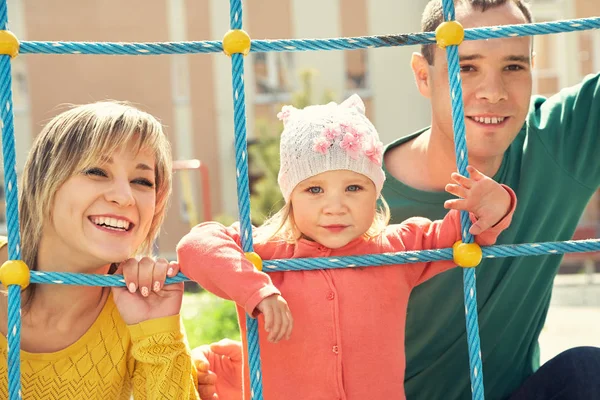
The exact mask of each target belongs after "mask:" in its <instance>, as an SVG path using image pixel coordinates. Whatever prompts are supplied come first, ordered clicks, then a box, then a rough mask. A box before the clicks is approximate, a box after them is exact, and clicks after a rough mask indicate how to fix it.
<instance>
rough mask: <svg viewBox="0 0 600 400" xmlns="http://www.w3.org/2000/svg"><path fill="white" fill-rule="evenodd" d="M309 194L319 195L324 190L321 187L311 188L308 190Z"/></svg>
mask: <svg viewBox="0 0 600 400" xmlns="http://www.w3.org/2000/svg"><path fill="white" fill-rule="evenodd" d="M306 190H307V191H308V192H309V193H313V194H318V193H322V192H323V189H321V187H319V186H311V187H309V188H308V189H306Z"/></svg>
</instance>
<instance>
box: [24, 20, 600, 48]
mask: <svg viewBox="0 0 600 400" xmlns="http://www.w3.org/2000/svg"><path fill="white" fill-rule="evenodd" d="M240 15H241V13H240ZM239 23H240V24H241V18H240V19H239ZM597 28H600V17H592V18H579V19H571V20H564V21H553V22H538V23H532V24H523V25H502V26H497V27H480V28H470V29H465V40H481V39H495V38H502V37H509V36H510V37H513V36H533V35H548V34H554V33H561V32H574V31H583V30H588V29H597ZM236 29H237V28H236ZM434 43H435V33H434V32H420V33H409V34H395V35H379V36H359V37H348V38H327V39H283V40H253V41H252V48H251V49H250V51H251V52H259V53H261V52H271V51H277V52H281V51H283V52H293V51H329V50H352V49H366V48H379V47H394V46H411V45H417V44H434ZM19 51H20V53H21V54H97V55H138V56H139V55H160V54H198V53H203V54H206V53H220V52H222V51H223V44H222V42H221V41H215V40H210V41H194V42H157V43H120V42H104V43H92V42H61V41H57V42H45V41H23V42H21V47H20V50H19Z"/></svg>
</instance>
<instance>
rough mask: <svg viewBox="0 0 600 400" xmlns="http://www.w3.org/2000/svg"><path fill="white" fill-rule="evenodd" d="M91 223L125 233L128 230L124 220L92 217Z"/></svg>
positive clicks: (126, 222)
mask: <svg viewBox="0 0 600 400" xmlns="http://www.w3.org/2000/svg"><path fill="white" fill-rule="evenodd" d="M91 219H92V222H93V223H94V224H96V225H100V226H104V227H105V228H109V229H115V230H118V231H126V230H128V229H129V225H130V223H129V221H125V220H124V219H117V218H110V217H92V218H91Z"/></svg>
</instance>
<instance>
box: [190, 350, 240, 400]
mask: <svg viewBox="0 0 600 400" xmlns="http://www.w3.org/2000/svg"><path fill="white" fill-rule="evenodd" d="M242 358H243V357H242V343H241V342H239V341H234V340H231V339H222V340H220V341H218V342H216V343H211V344H210V345H202V346H200V347H196V348H195V349H194V350H192V360H193V361H194V365H195V366H196V369H197V371H198V393H199V394H200V398H201V399H202V400H215V399H222V400H242V397H243V396H242V394H243V390H242Z"/></svg>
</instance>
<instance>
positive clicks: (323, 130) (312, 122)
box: [277, 94, 385, 202]
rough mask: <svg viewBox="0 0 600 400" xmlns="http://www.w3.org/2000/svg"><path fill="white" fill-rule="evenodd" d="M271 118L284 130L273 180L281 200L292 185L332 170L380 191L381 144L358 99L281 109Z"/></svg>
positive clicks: (291, 188)
mask: <svg viewBox="0 0 600 400" xmlns="http://www.w3.org/2000/svg"><path fill="white" fill-rule="evenodd" d="M277 117H278V118H279V119H281V120H282V121H283V126H284V128H283V132H282V134H281V144H280V153H279V157H280V161H281V162H280V168H279V177H278V179H277V181H278V182H279V187H280V189H281V192H282V193H283V197H284V199H285V201H286V202H288V201H289V199H290V194H291V193H292V190H294V188H295V187H296V185H297V184H298V183H300V182H302V181H303V180H305V179H308V178H310V177H312V176H315V175H318V174H320V173H322V172H325V171H332V170H349V171H354V172H356V173H359V174H363V175H365V176H367V177H368V178H370V179H371V180H372V181H373V183H374V184H375V188H376V189H377V194H379V193H380V192H381V188H382V186H383V182H384V181H385V174H384V173H383V169H382V168H381V162H382V154H383V145H382V143H381V141H379V135H378V134H377V130H376V129H375V127H374V126H373V124H372V123H371V121H369V119H368V118H367V117H366V115H365V105H364V103H363V101H362V100H361V98H360V97H359V96H358V95H356V94H354V95H352V96H350V97H349V98H348V99H346V100H345V101H344V102H343V103H341V104H336V103H333V102H331V103H329V104H325V105H315V106H308V107H306V108H304V109H302V110H299V109H296V108H294V107H292V106H283V108H282V109H281V112H280V113H278V114H277Z"/></svg>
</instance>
